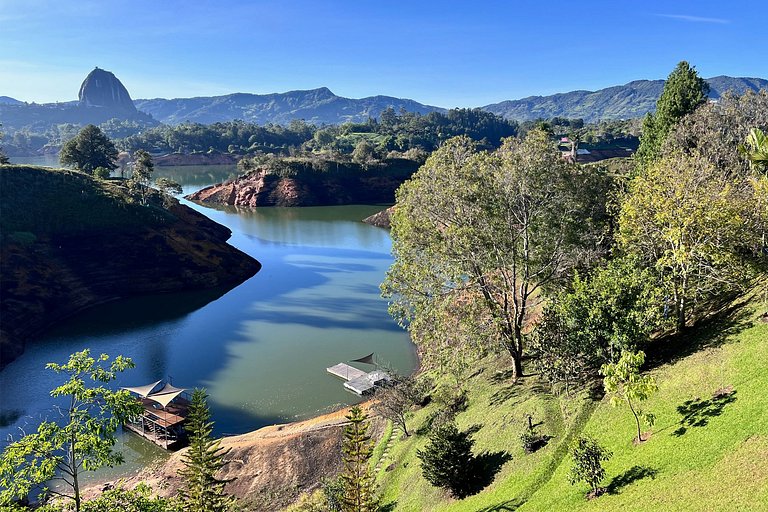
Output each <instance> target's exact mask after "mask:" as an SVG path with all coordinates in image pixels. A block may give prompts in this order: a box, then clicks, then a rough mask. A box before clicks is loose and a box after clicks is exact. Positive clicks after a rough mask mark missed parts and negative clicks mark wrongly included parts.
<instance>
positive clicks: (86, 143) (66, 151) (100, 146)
mask: <svg viewBox="0 0 768 512" xmlns="http://www.w3.org/2000/svg"><path fill="white" fill-rule="evenodd" d="M59 160H60V162H61V165H72V166H74V167H75V168H76V169H78V170H81V171H83V172H87V173H88V174H93V172H94V170H95V169H96V168H97V167H104V168H105V169H109V170H112V169H117V164H116V163H115V162H116V161H117V149H116V148H115V145H114V143H113V142H112V141H111V140H109V138H108V137H107V136H106V135H104V133H103V132H102V131H101V130H100V129H99V127H97V126H94V125H92V124H89V125H87V126H86V127H85V128H83V129H82V130H80V132H79V133H78V134H77V136H75V137H74V138H73V139H70V140H68V141H67V142H65V143H64V145H63V146H62V147H61V151H60V152H59Z"/></svg>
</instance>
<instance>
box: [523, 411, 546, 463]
mask: <svg viewBox="0 0 768 512" xmlns="http://www.w3.org/2000/svg"><path fill="white" fill-rule="evenodd" d="M527 420H528V424H527V425H526V428H525V429H524V430H523V433H522V434H520V442H521V444H522V446H523V451H524V452H525V453H527V454H531V453H533V452H535V451H536V450H537V449H539V448H540V447H541V446H542V444H544V443H545V442H546V439H547V438H546V437H545V436H543V435H541V434H540V433H539V432H538V431H537V430H536V427H535V426H534V425H533V416H531V415H528V417H527Z"/></svg>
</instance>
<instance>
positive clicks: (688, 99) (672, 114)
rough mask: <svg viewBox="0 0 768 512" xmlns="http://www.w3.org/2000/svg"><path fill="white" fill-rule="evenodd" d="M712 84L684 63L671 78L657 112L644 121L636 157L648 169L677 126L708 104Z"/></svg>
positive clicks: (665, 85) (658, 104)
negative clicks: (699, 107) (701, 106)
mask: <svg viewBox="0 0 768 512" xmlns="http://www.w3.org/2000/svg"><path fill="white" fill-rule="evenodd" d="M708 94H709V84H707V82H706V81H705V80H704V79H703V78H701V77H700V76H699V75H698V73H696V69H695V68H694V67H692V66H691V65H690V64H688V63H687V62H686V61H681V62H680V63H678V65H677V66H676V67H675V69H674V70H673V71H672V73H670V75H669V76H668V77H667V81H666V83H665V84H664V90H663V92H662V93H661V96H660V97H659V100H658V101H657V102H656V112H655V113H649V114H648V115H647V116H646V117H645V119H644V120H643V132H642V135H641V136H640V147H639V148H638V149H637V154H636V158H637V159H638V161H639V162H640V164H641V165H642V166H647V165H648V164H650V163H651V162H653V160H655V159H656V158H658V157H659V155H660V153H661V146H662V144H663V143H664V140H665V139H666V138H667V135H668V134H669V133H670V132H671V131H672V129H673V128H674V127H675V125H676V124H677V123H678V122H680V120H681V119H682V118H683V117H685V116H686V115H687V114H690V113H691V112H693V111H694V110H695V109H696V107H698V106H699V105H702V104H703V103H705V102H706V101H707V95H708Z"/></svg>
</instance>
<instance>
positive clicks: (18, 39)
mask: <svg viewBox="0 0 768 512" xmlns="http://www.w3.org/2000/svg"><path fill="white" fill-rule="evenodd" d="M766 19H768V2H765V1H761V0H758V1H751V2H714V1H709V0H706V1H697V2H693V1H687V0H674V1H669V0H666V1H660V0H659V1H657V0H653V1H643V2H630V1H625V0H611V1H608V0H599V1H589V0H588V1H583V2H574V1H569V2H563V1H559V0H550V1H547V2H543V1H540V0H539V1H527V0H519V1H511V0H508V1H493V2H491V1H488V2H482V1H467V0H464V1H446V0H444V1H436V0H434V1H433V0H429V1H417V0H410V1H401V0H354V1H353V0H348V1H322V0H314V1H309V0H275V1H272V0H266V1H259V0H253V1H245V0H241V1H237V0H218V1H213V0H210V1H208V0H185V1H177V0H66V1H64V0H60V1H53V0H0V95H6V96H11V97H14V98H17V99H20V100H25V101H37V102H51V101H67V100H72V99H75V98H76V97H77V91H78V88H79V86H80V83H81V82H82V80H83V78H84V77H85V75H86V74H87V73H88V72H89V71H90V70H91V69H93V67H94V66H99V67H101V68H104V69H107V70H109V71H112V72H114V73H115V74H116V75H117V77H118V78H120V80H122V82H123V83H124V84H125V86H126V87H127V88H128V90H129V92H130V93H131V96H132V97H133V98H155V97H165V98H173V97H189V96H211V95H220V94H227V93H231V92H253V93H269V92H283V91H287V90H295V89H310V88H315V87H321V86H327V87H329V88H330V89H331V90H332V91H333V92H335V93H336V94H339V95H341V96H347V97H353V98H360V97H364V96H371V95H375V94H386V95H391V96H399V97H407V98H412V99H415V100H417V101H420V102H423V103H428V104H433V105H439V106H444V107H454V106H481V105H485V104H488V103H493V102H497V101H501V100H504V99H516V98H521V97H524V96H530V95H536V94H541V95H544V94H552V93H555V92H566V91H570V90H574V89H589V90H594V89H599V88H602V87H606V86H610V85H617V84H623V83H626V82H628V81H631V80H635V79H641V78H664V77H666V75H667V74H669V72H670V71H671V70H672V68H673V67H674V66H675V64H676V63H677V62H678V61H680V60H688V61H689V62H691V63H692V64H693V65H695V66H696V67H697V69H698V71H699V73H700V74H701V75H702V76H704V77H710V76H715V75H731V76H757V77H762V78H766V77H768V59H765V55H764V50H765V45H766V39H765V34H766V28H765V20H766Z"/></svg>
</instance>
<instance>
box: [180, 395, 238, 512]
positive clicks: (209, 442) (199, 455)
mask: <svg viewBox="0 0 768 512" xmlns="http://www.w3.org/2000/svg"><path fill="white" fill-rule="evenodd" d="M207 398H208V396H207V395H206V393H205V390H203V389H195V390H194V392H193V393H192V400H191V403H190V406H189V415H188V416H187V423H186V426H185V429H186V431H187V435H188V436H189V448H188V449H187V450H186V451H185V452H184V453H183V454H182V455H181V461H182V463H183V464H184V467H183V468H182V469H180V470H179V476H181V477H182V478H183V479H184V486H183V487H182V488H181V489H180V490H179V497H180V498H181V502H182V504H183V508H184V510H185V511H190V512H192V511H197V510H205V511H207V512H223V511H226V510H230V508H231V507H232V506H233V504H234V498H232V497H231V496H227V494H226V492H225V491H224V487H225V486H226V484H227V483H228V482H230V481H231V480H223V479H220V478H217V477H216V473H218V472H219V470H221V469H222V468H223V467H224V466H225V465H226V464H227V462H225V461H224V457H225V456H226V455H227V453H228V452H229V450H224V448H222V447H221V446H220V444H221V439H213V438H212V437H211V434H212V433H213V422H212V421H211V414H210V412H209V411H208V404H207Z"/></svg>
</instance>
